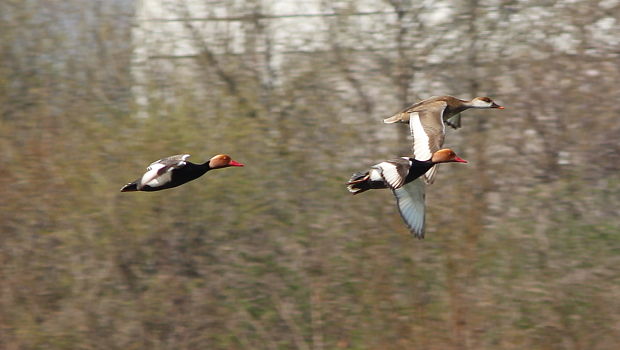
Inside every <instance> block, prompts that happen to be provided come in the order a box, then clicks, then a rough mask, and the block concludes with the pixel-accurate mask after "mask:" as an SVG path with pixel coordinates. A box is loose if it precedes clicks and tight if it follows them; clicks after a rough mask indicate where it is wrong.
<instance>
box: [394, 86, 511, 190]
mask: <svg viewBox="0 0 620 350" xmlns="http://www.w3.org/2000/svg"><path fill="white" fill-rule="evenodd" d="M469 108H499V109H504V107H502V106H500V105H498V104H497V103H495V102H493V100H491V99H490V98H488V97H476V98H474V99H472V100H471V101H466V100H461V99H458V98H455V97H452V96H435V97H431V98H429V99H426V100H423V101H420V102H418V103H415V104H413V105H411V106H409V107H407V108H405V109H403V110H402V111H400V112H398V113H396V114H394V115H393V116H391V117H390V118H387V119H384V120H383V122H384V123H386V124H391V123H408V124H409V129H410V130H411V136H412V137H413V157H414V158H415V159H417V160H426V159H430V158H431V156H432V155H433V153H435V152H437V151H438V150H439V149H440V148H441V147H442V146H443V143H444V138H445V135H446V126H445V124H448V125H450V126H452V127H453V128H455V129H456V128H458V127H460V125H461V123H460V116H459V113H461V112H463V111H465V110H467V109H469ZM451 118H454V119H451ZM435 172H436V168H435V167H431V168H430V169H429V170H428V171H427V172H426V174H425V180H426V182H427V183H433V181H434V176H435Z"/></svg>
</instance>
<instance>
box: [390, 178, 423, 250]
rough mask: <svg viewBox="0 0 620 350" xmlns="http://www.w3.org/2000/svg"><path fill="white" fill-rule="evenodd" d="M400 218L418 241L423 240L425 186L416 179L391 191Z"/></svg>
mask: <svg viewBox="0 0 620 350" xmlns="http://www.w3.org/2000/svg"><path fill="white" fill-rule="evenodd" d="M392 192H393V193H394V196H395V197H396V204H397V206H398V211H399V212H400V216H401V217H402V218H403V220H404V221H405V223H406V224H407V227H408V228H409V231H411V233H412V234H413V235H414V236H416V237H417V238H418V239H422V238H424V216H425V211H426V210H425V209H426V208H425V204H424V197H425V185H424V182H423V181H422V180H420V179H416V180H414V181H412V182H410V183H408V184H406V185H405V186H402V187H400V188H396V189H393V190H392Z"/></svg>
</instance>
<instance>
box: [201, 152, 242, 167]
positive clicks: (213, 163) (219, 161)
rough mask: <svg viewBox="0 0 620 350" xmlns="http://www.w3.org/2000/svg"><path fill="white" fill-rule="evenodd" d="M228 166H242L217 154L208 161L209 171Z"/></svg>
mask: <svg viewBox="0 0 620 350" xmlns="http://www.w3.org/2000/svg"><path fill="white" fill-rule="evenodd" d="M229 166H243V164H241V163H238V162H235V161H234V160H232V158H230V156H229V155H227V154H218V155H217V156H214V157H213V158H211V160H209V167H210V168H211V169H219V168H227V167H229Z"/></svg>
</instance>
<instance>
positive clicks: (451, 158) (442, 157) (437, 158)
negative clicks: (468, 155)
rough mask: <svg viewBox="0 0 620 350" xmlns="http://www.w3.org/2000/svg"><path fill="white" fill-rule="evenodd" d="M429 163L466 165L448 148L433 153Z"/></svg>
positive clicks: (463, 160) (464, 161)
mask: <svg viewBox="0 0 620 350" xmlns="http://www.w3.org/2000/svg"><path fill="white" fill-rule="evenodd" d="M431 162H433V163H449V162H457V163H467V161H466V160H465V159H463V158H459V157H458V156H457V155H456V153H454V151H453V150H451V149H449V148H444V149H440V150H439V151H437V152H435V153H433V156H432V157H431Z"/></svg>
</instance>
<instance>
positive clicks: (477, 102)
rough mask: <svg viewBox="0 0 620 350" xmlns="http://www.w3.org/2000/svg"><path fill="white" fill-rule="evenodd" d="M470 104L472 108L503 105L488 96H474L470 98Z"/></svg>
mask: <svg viewBox="0 0 620 350" xmlns="http://www.w3.org/2000/svg"><path fill="white" fill-rule="evenodd" d="M471 106H472V107H473V108H498V109H504V107H503V106H500V105H498V104H497V103H495V101H493V100H491V99H490V98H488V97H476V98H474V99H473V100H471Z"/></svg>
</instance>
